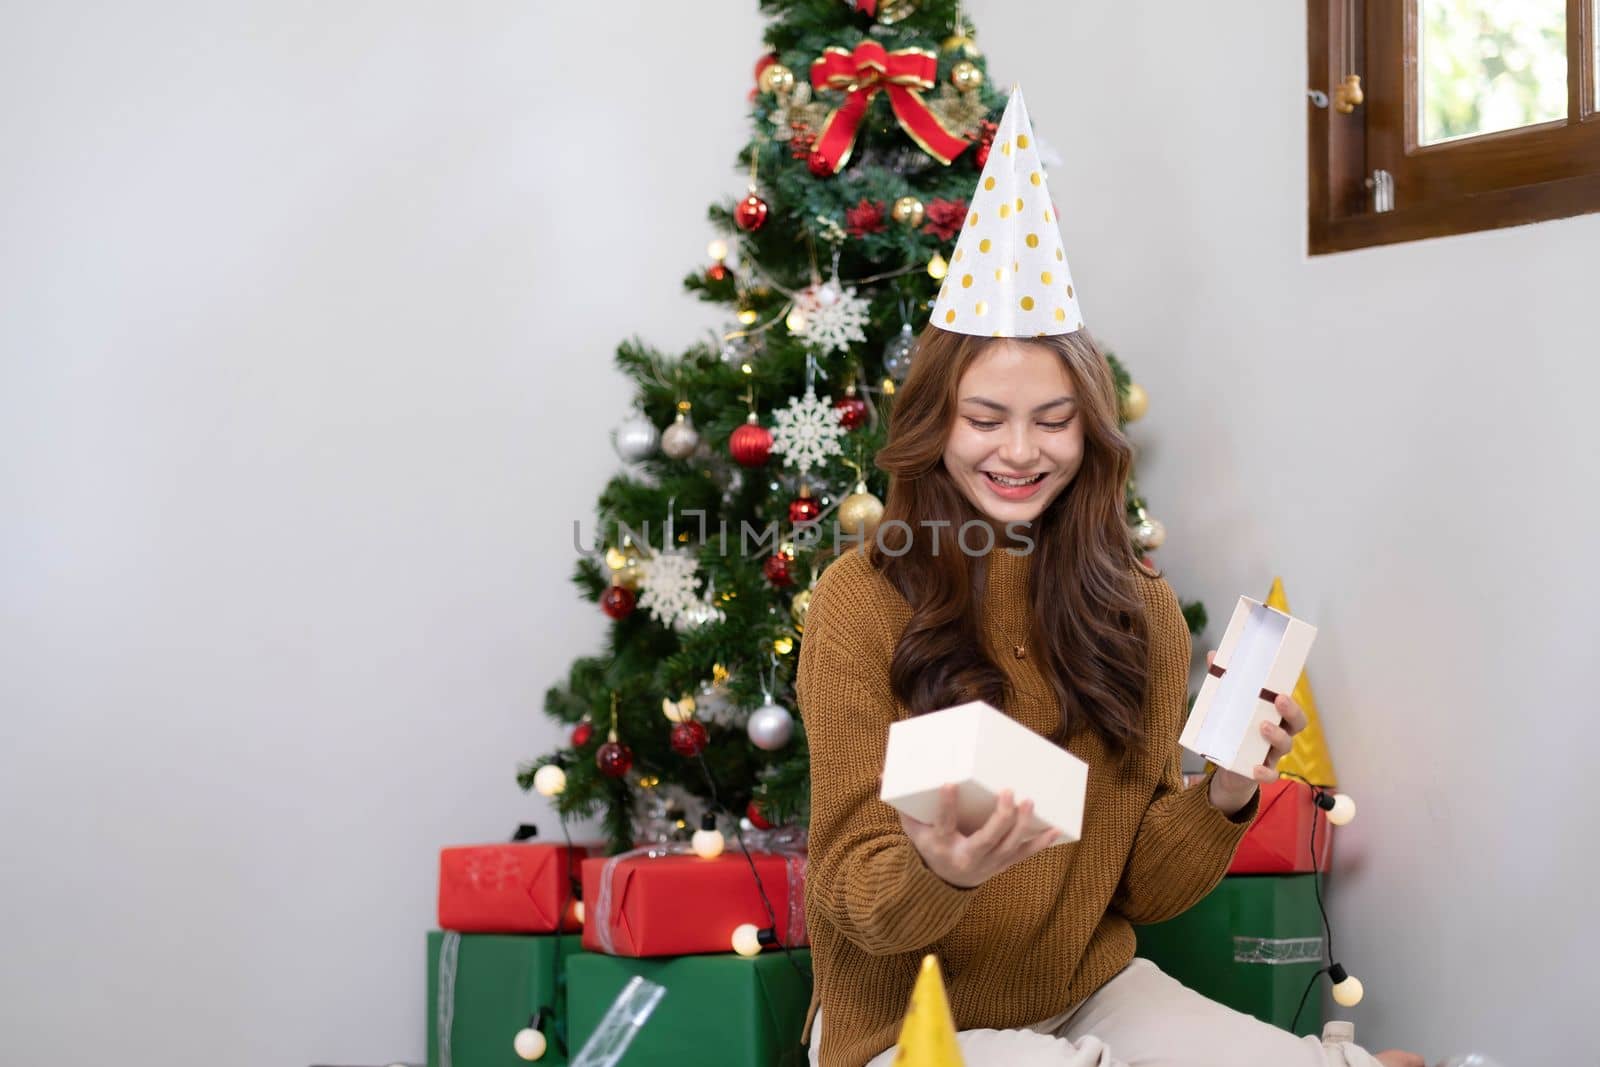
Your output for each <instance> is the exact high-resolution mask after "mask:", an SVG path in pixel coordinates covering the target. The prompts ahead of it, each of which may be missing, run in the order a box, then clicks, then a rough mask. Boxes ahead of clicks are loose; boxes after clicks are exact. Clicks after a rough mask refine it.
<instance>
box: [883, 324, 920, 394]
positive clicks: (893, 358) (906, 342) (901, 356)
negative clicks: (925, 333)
mask: <svg viewBox="0 0 1600 1067" xmlns="http://www.w3.org/2000/svg"><path fill="white" fill-rule="evenodd" d="M916 347H917V335H916V334H914V333H912V332H911V324H910V323H909V322H908V323H906V324H905V325H904V326H902V327H900V332H899V333H898V334H896V335H895V336H894V337H893V338H891V339H890V341H889V343H888V344H886V345H884V346H883V369H884V371H885V372H886V373H887V374H888V375H889V377H891V378H893V379H894V380H895V381H897V382H903V381H905V380H906V375H908V374H910V373H911V353H912V351H913V350H914V349H915V348H916Z"/></svg>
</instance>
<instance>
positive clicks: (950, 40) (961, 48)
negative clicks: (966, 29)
mask: <svg viewBox="0 0 1600 1067" xmlns="http://www.w3.org/2000/svg"><path fill="white" fill-rule="evenodd" d="M939 50H940V51H941V52H960V53H961V54H962V55H964V56H967V57H968V58H973V59H975V58H977V57H978V56H981V55H983V53H982V52H980V51H978V46H977V44H976V43H975V42H974V41H973V40H972V38H971V37H968V36H967V35H966V34H964V33H958V34H955V35H953V36H950V37H946V38H945V39H944V43H943V44H941V45H940V46H939Z"/></svg>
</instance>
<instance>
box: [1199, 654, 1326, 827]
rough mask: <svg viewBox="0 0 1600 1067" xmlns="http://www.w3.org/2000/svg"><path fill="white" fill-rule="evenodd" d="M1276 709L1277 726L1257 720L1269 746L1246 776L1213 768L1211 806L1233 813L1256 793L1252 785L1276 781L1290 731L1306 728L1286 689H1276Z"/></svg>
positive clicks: (1289, 745)
mask: <svg viewBox="0 0 1600 1067" xmlns="http://www.w3.org/2000/svg"><path fill="white" fill-rule="evenodd" d="M1216 656H1217V654H1216V653H1215V652H1207V653H1206V666H1207V667H1208V668H1209V667H1210V666H1211V661H1212V660H1213V659H1215V658H1216ZM1273 706H1274V707H1275V708H1277V709H1278V714H1279V715H1281V716H1283V724H1282V725H1281V726H1278V725H1274V724H1272V723H1270V722H1264V723H1262V724H1261V736H1262V737H1265V738H1266V739H1267V744H1268V745H1270V746H1271V747H1270V748H1268V749H1267V758H1266V759H1264V760H1262V761H1261V765H1260V766H1259V767H1252V768H1251V773H1250V775H1249V776H1246V775H1243V774H1236V773H1234V772H1233V771H1230V770H1224V769H1223V768H1221V767H1218V768H1217V772H1216V773H1215V774H1213V775H1212V776H1211V798H1210V799H1211V806H1212V807H1214V808H1216V809H1217V810H1218V811H1220V812H1222V813H1223V814H1224V815H1233V814H1234V813H1235V812H1237V811H1239V810H1240V809H1241V808H1243V807H1244V806H1245V805H1246V804H1248V803H1250V798H1251V797H1253V796H1255V795H1256V789H1257V788H1258V787H1259V786H1260V785H1261V784H1262V783H1263V782H1273V781H1277V778H1278V761H1279V760H1281V759H1282V758H1283V757H1284V756H1287V755H1288V754H1289V749H1290V748H1292V747H1293V746H1294V735H1295V734H1297V733H1299V732H1300V731H1301V730H1304V729H1305V728H1306V713H1305V710H1304V709H1302V708H1301V707H1300V705H1299V704H1296V703H1295V701H1294V698H1293V697H1291V696H1289V694H1287V693H1279V694H1278V699H1277V701H1276V702H1275V703H1274V705H1273Z"/></svg>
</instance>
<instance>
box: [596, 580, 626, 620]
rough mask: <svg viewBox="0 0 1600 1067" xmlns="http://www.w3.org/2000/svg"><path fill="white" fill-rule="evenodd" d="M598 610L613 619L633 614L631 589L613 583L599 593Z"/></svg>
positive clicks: (624, 617)
mask: <svg viewBox="0 0 1600 1067" xmlns="http://www.w3.org/2000/svg"><path fill="white" fill-rule="evenodd" d="M600 610H601V611H603V612H605V613H606V614H607V615H609V616H611V617H612V618H613V619H626V618H627V617H628V616H629V615H632V614H633V590H632V589H629V588H627V587H626V586H621V585H614V586H612V587H611V588H609V589H607V590H606V591H605V592H604V593H601V594H600Z"/></svg>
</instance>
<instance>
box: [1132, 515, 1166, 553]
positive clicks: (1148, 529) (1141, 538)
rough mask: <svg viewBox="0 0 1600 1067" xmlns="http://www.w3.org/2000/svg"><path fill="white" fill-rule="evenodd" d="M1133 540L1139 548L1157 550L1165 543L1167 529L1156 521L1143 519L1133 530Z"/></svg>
mask: <svg viewBox="0 0 1600 1067" xmlns="http://www.w3.org/2000/svg"><path fill="white" fill-rule="evenodd" d="M1133 539H1134V540H1135V541H1137V542H1139V547H1140V548H1145V549H1157V548H1160V547H1161V546H1162V545H1164V544H1166V542H1167V528H1166V527H1165V526H1163V525H1161V523H1160V521H1159V520H1157V519H1143V520H1141V521H1140V523H1139V525H1137V526H1135V527H1134V528H1133Z"/></svg>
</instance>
